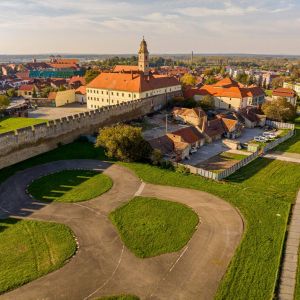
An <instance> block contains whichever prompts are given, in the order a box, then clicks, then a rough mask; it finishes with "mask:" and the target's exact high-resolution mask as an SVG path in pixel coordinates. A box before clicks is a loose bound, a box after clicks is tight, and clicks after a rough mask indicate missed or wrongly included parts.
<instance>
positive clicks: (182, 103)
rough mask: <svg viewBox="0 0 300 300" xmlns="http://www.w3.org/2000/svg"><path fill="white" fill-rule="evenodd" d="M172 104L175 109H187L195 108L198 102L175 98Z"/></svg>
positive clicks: (191, 99)
mask: <svg viewBox="0 0 300 300" xmlns="http://www.w3.org/2000/svg"><path fill="white" fill-rule="evenodd" d="M170 104H171V106H173V107H185V108H194V107H196V106H197V102H196V101H195V100H194V99H193V98H189V99H184V98H183V97H174V98H173V100H172V102H171V103H170Z"/></svg>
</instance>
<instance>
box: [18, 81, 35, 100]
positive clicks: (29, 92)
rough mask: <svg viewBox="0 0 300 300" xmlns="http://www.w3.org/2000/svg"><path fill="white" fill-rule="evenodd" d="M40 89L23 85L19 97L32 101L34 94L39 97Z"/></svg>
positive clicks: (31, 85)
mask: <svg viewBox="0 0 300 300" xmlns="http://www.w3.org/2000/svg"><path fill="white" fill-rule="evenodd" d="M37 93H38V89H37V87H36V86H35V85H34V84H26V85H21V86H20V87H19V89H18V96H19V97H23V98H24V99H27V100H30V99H32V98H33V96H34V94H36V95H37Z"/></svg>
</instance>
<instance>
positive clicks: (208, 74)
mask: <svg viewBox="0 0 300 300" xmlns="http://www.w3.org/2000/svg"><path fill="white" fill-rule="evenodd" d="M204 75H205V76H212V75H214V70H213V69H206V70H204Z"/></svg>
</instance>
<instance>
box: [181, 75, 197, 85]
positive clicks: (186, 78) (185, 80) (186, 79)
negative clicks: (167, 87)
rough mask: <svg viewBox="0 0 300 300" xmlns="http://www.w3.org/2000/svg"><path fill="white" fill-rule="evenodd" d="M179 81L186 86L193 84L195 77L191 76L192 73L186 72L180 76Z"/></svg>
mask: <svg viewBox="0 0 300 300" xmlns="http://www.w3.org/2000/svg"><path fill="white" fill-rule="evenodd" d="M180 82H181V84H182V85H183V86H188V85H191V86H195V84H196V77H195V76H193V75H192V74H189V73H186V74H184V75H183V76H182V77H181V79H180Z"/></svg>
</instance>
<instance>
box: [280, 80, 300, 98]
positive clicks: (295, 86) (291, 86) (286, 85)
mask: <svg viewBox="0 0 300 300" xmlns="http://www.w3.org/2000/svg"><path fill="white" fill-rule="evenodd" d="M283 87H284V88H288V89H292V90H294V91H295V92H296V94H297V95H298V97H300V82H299V83H290V82H284V83H283Z"/></svg>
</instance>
